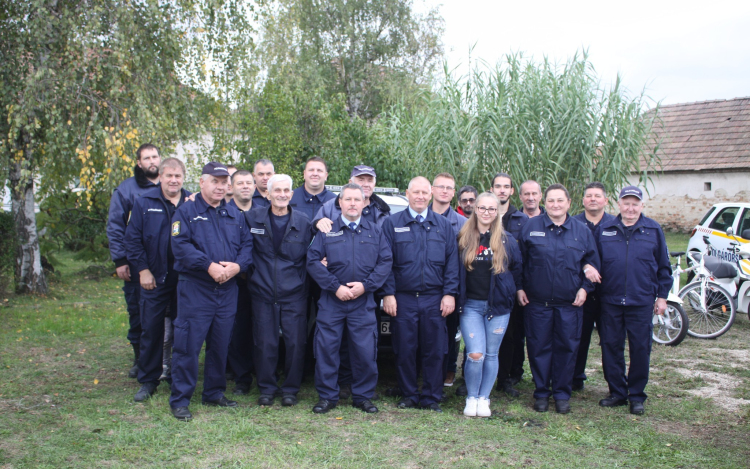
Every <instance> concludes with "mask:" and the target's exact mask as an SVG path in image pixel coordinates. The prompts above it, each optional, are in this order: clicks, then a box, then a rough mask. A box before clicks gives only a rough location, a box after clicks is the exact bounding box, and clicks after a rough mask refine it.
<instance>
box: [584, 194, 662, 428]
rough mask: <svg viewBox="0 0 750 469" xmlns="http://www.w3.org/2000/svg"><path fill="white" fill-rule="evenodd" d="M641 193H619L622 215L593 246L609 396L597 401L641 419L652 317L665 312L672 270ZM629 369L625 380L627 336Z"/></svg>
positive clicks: (603, 227)
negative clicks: (598, 274) (598, 265)
mask: <svg viewBox="0 0 750 469" xmlns="http://www.w3.org/2000/svg"><path fill="white" fill-rule="evenodd" d="M642 199H643V193H642V192H641V190H640V189H639V188H637V187H635V186H628V187H625V188H624V189H622V191H620V200H619V202H618V205H619V207H620V214H619V215H618V216H617V218H615V219H614V220H610V221H608V222H602V223H601V224H600V227H599V230H598V231H597V236H596V242H597V245H598V247H599V253H600V255H601V270H600V272H601V280H602V283H601V286H600V287H599V290H598V291H599V295H600V301H601V323H600V326H601V328H600V331H599V332H600V334H601V338H602V364H603V366H604V377H605V378H606V379H607V382H608V384H609V389H610V394H609V396H607V397H606V398H604V399H602V400H601V401H599V405H600V406H602V407H616V406H621V405H625V404H627V403H628V401H630V413H631V414H635V415H640V414H643V412H644V408H643V403H644V402H645V400H646V397H647V396H646V393H645V389H646V384H647V383H648V373H649V366H650V360H651V342H652V337H651V336H652V333H653V323H652V318H653V315H654V314H657V315H662V314H664V311H666V309H667V295H668V294H669V289H670V288H671V287H672V280H673V279H672V267H671V266H670V264H669V252H668V251H667V242H666V240H665V239H664V232H663V231H662V229H661V226H659V224H658V223H657V222H655V221H654V220H652V219H650V218H647V217H645V216H643V214H642V213H641V212H642V211H643V201H642ZM626 334H627V338H628V349H629V350H630V368H629V369H628V374H627V376H626V375H625V356H624V354H625V336H626Z"/></svg>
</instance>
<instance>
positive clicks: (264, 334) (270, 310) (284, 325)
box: [251, 298, 307, 395]
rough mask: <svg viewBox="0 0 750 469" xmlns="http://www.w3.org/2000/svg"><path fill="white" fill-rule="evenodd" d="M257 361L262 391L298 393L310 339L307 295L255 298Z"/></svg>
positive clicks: (255, 348)
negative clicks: (280, 372) (279, 373)
mask: <svg viewBox="0 0 750 469" xmlns="http://www.w3.org/2000/svg"><path fill="white" fill-rule="evenodd" d="M251 303H252V311H253V316H252V318H253V320H252V323H253V341H254V345H255V346H254V349H253V361H254V363H255V373H256V377H257V378H258V389H260V393H261V394H267V395H273V394H276V392H277V391H279V389H280V390H281V392H282V393H283V394H297V393H298V392H299V388H300V385H301V384H302V373H303V370H304V367H305V343H306V342H307V299H303V300H301V301H295V302H292V303H266V302H264V301H262V300H259V299H257V298H252V300H251ZM279 328H281V333H282V337H283V338H284V353H285V361H284V383H283V384H282V386H281V388H279V385H278V380H277V379H276V367H277V365H278V363H279Z"/></svg>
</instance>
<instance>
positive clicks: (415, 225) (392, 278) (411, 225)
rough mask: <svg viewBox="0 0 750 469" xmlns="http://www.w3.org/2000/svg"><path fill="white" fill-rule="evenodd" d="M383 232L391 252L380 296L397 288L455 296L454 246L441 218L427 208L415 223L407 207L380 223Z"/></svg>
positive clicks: (390, 293) (448, 226) (394, 291)
mask: <svg viewBox="0 0 750 469" xmlns="http://www.w3.org/2000/svg"><path fill="white" fill-rule="evenodd" d="M383 234H384V235H385V238H386V240H388V245H389V246H391V250H392V251H393V269H392V271H391V274H390V275H389V276H388V280H387V281H386V282H385V284H384V285H383V294H384V295H394V294H395V293H396V292H397V291H399V292H420V293H434V294H440V295H458V246H457V243H456V236H455V235H454V234H453V227H452V226H451V224H450V222H448V220H446V219H445V217H443V216H441V215H438V214H436V213H435V212H433V211H432V210H428V211H427V218H426V219H425V220H423V221H422V223H419V222H417V220H416V219H415V218H412V216H411V213H409V209H408V208H407V209H406V210H403V211H401V212H399V213H397V214H395V215H394V216H392V217H388V218H387V219H386V220H385V221H384V222H383Z"/></svg>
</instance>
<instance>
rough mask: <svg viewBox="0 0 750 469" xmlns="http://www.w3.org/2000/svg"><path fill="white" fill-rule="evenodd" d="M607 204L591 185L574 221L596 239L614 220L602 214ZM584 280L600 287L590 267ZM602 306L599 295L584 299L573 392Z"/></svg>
mask: <svg viewBox="0 0 750 469" xmlns="http://www.w3.org/2000/svg"><path fill="white" fill-rule="evenodd" d="M608 203H609V200H608V199H607V191H606V189H605V188H604V184H602V183H601V182H591V183H589V184H587V185H586V187H585V188H584V190H583V212H581V213H579V214H578V215H576V216H574V217H573V218H574V219H576V220H578V221H580V222H581V223H583V224H585V225H586V226H587V227H588V228H589V230H590V231H591V234H592V235H593V236H594V239H596V230H597V228H599V226H601V225H602V223H607V222H609V221H611V220H614V218H615V217H614V216H613V215H610V214H609V213H607V212H605V211H604V209H606V208H607V204H608ZM584 271H585V272H584V273H585V274H586V278H588V279H589V280H590V281H592V282H594V283H599V282H600V281H601V278H600V277H599V272H597V271H596V269H594V268H593V267H587V268H584ZM600 313H601V305H600V304H599V296H598V292H596V291H594V292H593V293H592V294H590V295H589V296H588V297H587V298H586V303H584V305H583V327H582V328H581V343H580V344H579V345H578V356H577V358H576V367H575V371H574V373H573V391H580V390H582V389H583V387H584V384H583V382H584V381H585V380H586V361H587V360H588V356H589V346H590V345H591V334H592V333H593V332H594V324H599V315H600Z"/></svg>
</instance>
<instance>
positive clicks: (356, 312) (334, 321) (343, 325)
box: [314, 292, 378, 404]
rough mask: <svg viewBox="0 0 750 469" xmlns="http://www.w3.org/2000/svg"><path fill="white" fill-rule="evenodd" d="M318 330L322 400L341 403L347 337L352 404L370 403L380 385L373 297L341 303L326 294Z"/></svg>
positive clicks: (318, 379) (317, 379)
mask: <svg viewBox="0 0 750 469" xmlns="http://www.w3.org/2000/svg"><path fill="white" fill-rule="evenodd" d="M318 308H319V309H318V318H317V322H316V330H315V343H314V350H315V388H316V389H317V390H318V394H319V395H320V398H321V399H326V400H329V401H332V402H336V401H338V400H339V385H338V381H339V379H338V378H339V369H340V365H341V362H340V358H341V355H340V354H339V352H340V346H341V343H342V340H343V338H344V337H345V336H348V338H349V343H348V347H349V350H348V354H347V357H348V359H349V363H350V365H351V366H350V370H351V372H352V375H351V376H352V381H351V388H352V402H353V403H355V404H358V403H360V402H362V401H364V400H365V399H367V400H371V399H372V397H373V395H374V393H375V386H376V385H377V384H378V364H377V346H378V323H377V318H376V317H375V301H374V300H373V298H372V295H367V296H362V297H360V298H357V299H356V300H353V301H340V300H339V299H338V298H336V296H335V295H334V294H332V293H329V292H324V293H323V295H322V296H321V297H320V301H319V302H318Z"/></svg>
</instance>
